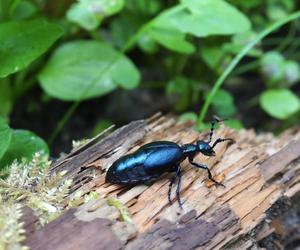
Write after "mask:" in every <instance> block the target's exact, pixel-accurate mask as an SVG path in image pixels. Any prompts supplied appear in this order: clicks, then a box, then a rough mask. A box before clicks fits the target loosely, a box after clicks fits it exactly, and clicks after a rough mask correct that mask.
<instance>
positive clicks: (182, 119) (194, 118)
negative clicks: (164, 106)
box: [178, 112, 198, 122]
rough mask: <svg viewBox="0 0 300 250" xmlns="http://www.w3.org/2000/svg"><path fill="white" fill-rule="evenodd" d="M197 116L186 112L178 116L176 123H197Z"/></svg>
mask: <svg viewBox="0 0 300 250" xmlns="http://www.w3.org/2000/svg"><path fill="white" fill-rule="evenodd" d="M197 118H198V117H197V114H196V113H194V112H186V113H183V114H182V115H180V116H179V118H178V121H179V122H186V121H192V122H196V121H197Z"/></svg>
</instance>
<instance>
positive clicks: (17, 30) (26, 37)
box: [0, 19, 63, 77]
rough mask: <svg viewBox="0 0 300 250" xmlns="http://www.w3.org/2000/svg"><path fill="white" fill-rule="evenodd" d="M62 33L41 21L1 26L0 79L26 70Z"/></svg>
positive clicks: (19, 22)
mask: <svg viewBox="0 0 300 250" xmlns="http://www.w3.org/2000/svg"><path fill="white" fill-rule="evenodd" d="M62 33H63V31H62V29H61V27H60V26H58V25H57V24H53V23H49V22H46V21H45V20H41V19H39V20H34V21H14V22H6V23H2V24H0V41H1V42H0V65H1V67H0V77H6V76H7V75H9V74H12V73H15V72H17V71H19V70H21V69H23V68H25V67H26V66H27V65H29V64H30V63H31V62H32V61H33V60H35V59H37V58H38V57H39V56H40V55H42V54H43V53H45V52H46V51H47V50H48V49H49V47H50V46H51V45H52V44H53V43H54V42H55V41H56V40H57V39H58V38H59V37H60V36H61V35H62Z"/></svg>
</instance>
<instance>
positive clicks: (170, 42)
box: [150, 27, 195, 54]
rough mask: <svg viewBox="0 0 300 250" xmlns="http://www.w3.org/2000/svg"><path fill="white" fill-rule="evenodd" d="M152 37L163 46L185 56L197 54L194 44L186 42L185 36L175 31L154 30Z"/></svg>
mask: <svg viewBox="0 0 300 250" xmlns="http://www.w3.org/2000/svg"><path fill="white" fill-rule="evenodd" d="M150 36H151V38H152V39H154V40H155V41H156V42H157V43H159V44H161V45H162V46H164V47H166V48H168V49H170V50H173V51H176V52H179V53H184V54H191V53H193V52H195V47H194V45H193V44H191V43H189V42H188V41H186V40H185V34H183V33H182V32H179V31H176V30H174V29H163V28H156V27H154V28H152V29H151V30H150Z"/></svg>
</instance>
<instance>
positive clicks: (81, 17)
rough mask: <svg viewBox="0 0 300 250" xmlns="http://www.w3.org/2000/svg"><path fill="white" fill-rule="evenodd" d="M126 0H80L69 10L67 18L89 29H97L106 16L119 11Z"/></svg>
mask: <svg viewBox="0 0 300 250" xmlns="http://www.w3.org/2000/svg"><path fill="white" fill-rule="evenodd" d="M123 7H124V0H79V1H78V2H77V3H74V4H73V5H72V6H71V7H70V9H69V10H68V12H67V18H68V20H70V21H71V22H75V23H77V24H78V25H80V26H81V27H82V28H84V29H87V30H93V29H96V28H97V27H98V26H99V25H100V23H101V22H102V20H103V19H104V18H105V17H108V16H111V15H113V14H116V13H118V12H119V11H121V10H122V8H123Z"/></svg>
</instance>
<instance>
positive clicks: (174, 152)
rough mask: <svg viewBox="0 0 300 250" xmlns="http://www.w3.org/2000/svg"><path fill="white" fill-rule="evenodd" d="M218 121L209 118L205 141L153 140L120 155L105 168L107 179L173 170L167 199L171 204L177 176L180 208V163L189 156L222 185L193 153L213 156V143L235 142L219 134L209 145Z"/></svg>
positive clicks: (121, 180)
mask: <svg viewBox="0 0 300 250" xmlns="http://www.w3.org/2000/svg"><path fill="white" fill-rule="evenodd" d="M218 122H221V120H219V119H217V118H214V119H213V121H212V122H211V129H210V133H209V139H208V141H203V140H198V141H197V142H196V144H184V145H182V146H180V145H178V144H177V143H175V142H171V141H155V142H151V143H148V144H145V145H143V146H142V147H140V148H139V149H138V150H137V151H135V152H134V153H132V154H128V155H125V156H122V157H121V158H120V159H118V160H117V161H115V162H114V163H113V164H112V165H111V167H110V168H109V169H108V171H107V174H106V181H107V182H111V183H115V184H125V185H134V184H139V183H147V182H150V181H152V180H155V179H156V178H158V177H159V176H161V175H162V174H163V173H166V172H175V174H174V176H173V177H172V178H171V180H170V185H169V191H168V200H169V203H170V204H172V201H171V190H172V186H173V184H174V182H175V180H176V179H177V178H178V182H177V188H176V198H177V201H178V203H179V206H180V208H182V202H181V199H180V189H181V178H182V174H181V167H180V163H181V162H182V161H184V160H185V159H186V158H188V160H189V162H190V163H191V164H192V165H193V166H194V167H196V168H202V169H205V170H206V171H207V173H208V178H209V179H210V180H211V181H213V182H214V183H215V184H216V185H219V186H224V185H223V184H221V183H219V182H218V181H216V180H215V179H214V178H213V177H212V174H211V172H210V170H209V168H208V166H206V165H205V164H202V163H196V162H195V161H194V157H195V156H196V155H197V154H198V153H202V154H204V155H206V156H214V155H215V154H216V153H215V151H214V147H215V146H216V145H217V144H219V143H221V142H225V141H231V142H234V140H233V139H231V138H218V139H217V140H216V141H215V142H214V143H212V145H210V144H211V142H212V136H213V132H214V127H215V124H216V123H218Z"/></svg>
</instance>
